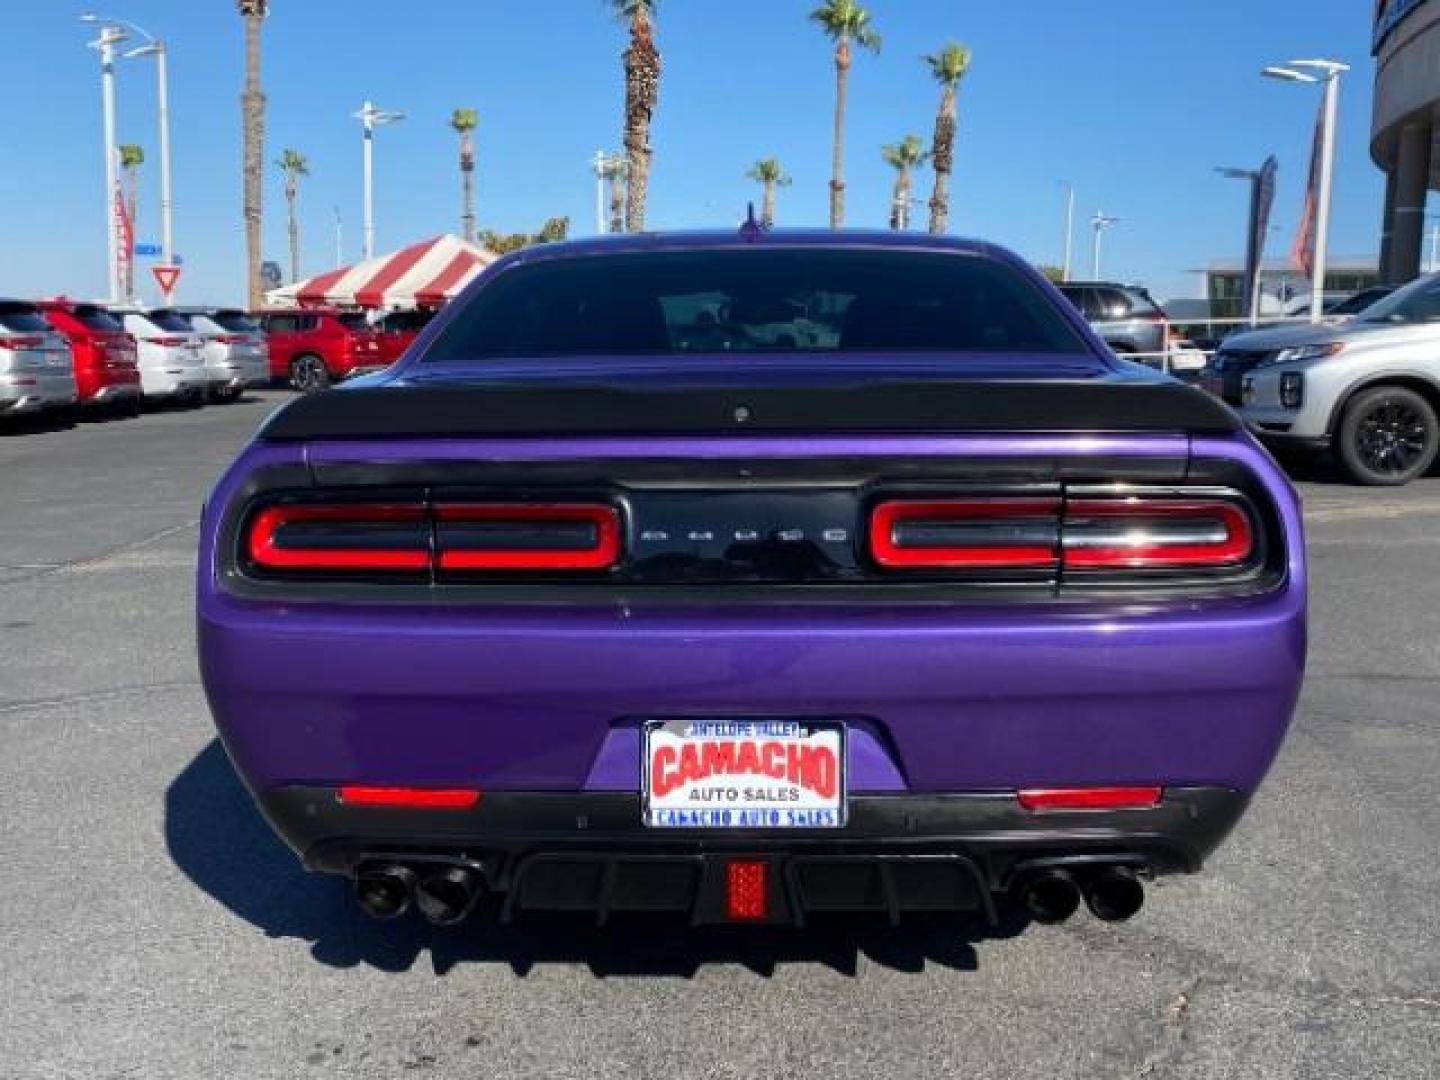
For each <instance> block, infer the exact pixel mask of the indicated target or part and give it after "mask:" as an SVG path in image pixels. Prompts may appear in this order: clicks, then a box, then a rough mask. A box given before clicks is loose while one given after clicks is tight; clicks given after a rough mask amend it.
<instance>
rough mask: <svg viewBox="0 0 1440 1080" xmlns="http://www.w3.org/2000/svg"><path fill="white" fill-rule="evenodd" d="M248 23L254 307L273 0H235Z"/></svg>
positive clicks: (249, 240)
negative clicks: (264, 39)
mask: <svg viewBox="0 0 1440 1080" xmlns="http://www.w3.org/2000/svg"><path fill="white" fill-rule="evenodd" d="M235 9H236V10H237V11H238V12H239V13H240V17H241V18H242V19H244V20H245V91H244V93H242V94H241V95H240V111H241V114H242V115H243V117H244V133H245V136H244V137H245V164H244V174H245V254H246V257H247V259H248V261H249V271H248V274H247V291H248V293H249V297H250V306H251V307H252V308H257V307H259V306H260V302H261V299H262V297H263V293H264V288H265V286H264V283H263V282H262V281H261V278H260V261H261V258H262V254H261V249H260V221H261V205H262V202H261V192H262V189H263V178H262V176H261V173H262V172H263V171H264V168H265V92H264V91H263V90H261V89H260V24H261V22H263V21H264V19H265V16H266V15H268V14H269V13H270V0H235Z"/></svg>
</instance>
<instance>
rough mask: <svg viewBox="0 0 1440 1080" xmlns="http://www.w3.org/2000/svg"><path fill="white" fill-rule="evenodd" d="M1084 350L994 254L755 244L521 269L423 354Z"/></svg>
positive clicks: (432, 358)
mask: <svg viewBox="0 0 1440 1080" xmlns="http://www.w3.org/2000/svg"><path fill="white" fill-rule="evenodd" d="M1085 351H1086V347H1085V345H1084V343H1083V342H1082V341H1081V339H1080V337H1079V335H1077V334H1076V333H1075V331H1074V330H1073V329H1072V328H1071V326H1070V324H1069V323H1068V322H1067V321H1066V319H1065V317H1064V316H1063V315H1062V314H1061V312H1060V311H1059V310H1058V309H1057V307H1056V306H1055V305H1054V304H1053V303H1052V302H1051V301H1050V300H1049V299H1048V298H1047V297H1046V296H1045V294H1043V293H1042V292H1041V291H1040V290H1039V289H1038V288H1036V287H1035V286H1034V285H1033V284H1032V283H1031V282H1030V281H1029V280H1028V279H1026V278H1025V277H1024V276H1023V275H1022V274H1021V273H1020V272H1018V271H1016V270H1015V269H1013V268H1012V267H1010V266H1008V265H1006V264H1004V263H1001V262H999V261H997V260H994V259H991V258H989V257H986V256H982V255H956V254H946V253H939V252H917V251H858V250H796V249H788V250H774V249H771V250H764V249H756V250H724V251H704V252H700V251H696V252H649V253H626V254H615V255H592V256H582V257H577V258H569V259H556V260H554V261H545V262H536V263H532V264H530V265H522V266H518V267H515V268H514V269H512V270H509V271H506V272H504V273H502V274H501V275H500V276H499V277H497V278H496V279H495V280H494V281H493V282H492V283H491V284H490V285H489V286H487V287H486V288H484V289H482V290H481V291H480V292H479V293H478V294H476V296H475V298H474V299H473V300H472V301H471V302H470V303H469V304H467V305H466V307H465V309H464V310H463V311H461V312H459V313H458V314H457V317H456V318H455V320H454V321H453V322H452V323H451V324H450V325H449V326H448V327H447V328H446V330H445V331H444V333H442V334H441V336H440V337H439V339H438V340H437V341H436V342H435V344H434V345H433V346H432V347H431V349H430V351H429V352H427V353H426V355H425V359H426V361H429V362H439V363H444V362H447V361H448V362H455V361H464V360H475V359H488V358H515V359H526V358H538V357H547V356H585V355H607V354H608V355H645V354H663V353H674V352H696V353H727V352H735V353H752V352H807V353H835V352H897V353H927V352H980V353H985V352H1032V353H1034V352H1038V353H1082V352H1085Z"/></svg>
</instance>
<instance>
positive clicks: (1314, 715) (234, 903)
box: [0, 393, 1440, 1080]
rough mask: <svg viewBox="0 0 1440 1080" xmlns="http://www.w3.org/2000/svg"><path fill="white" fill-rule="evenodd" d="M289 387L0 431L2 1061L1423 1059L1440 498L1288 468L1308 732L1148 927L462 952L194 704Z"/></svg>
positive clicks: (1435, 941)
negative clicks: (276, 811) (1296, 517)
mask: <svg viewBox="0 0 1440 1080" xmlns="http://www.w3.org/2000/svg"><path fill="white" fill-rule="evenodd" d="M283 397H284V395H282V394H279V393H265V394H259V395H256V394H251V395H249V396H248V397H247V399H245V400H244V401H241V402H239V403H237V404H234V405H228V406H217V407H210V408H206V409H203V410H193V411H184V410H179V411H163V412H158V413H151V414H147V415H146V416H144V417H142V418H141V419H139V420H134V421H123V422H110V423H84V424H81V425H80V426H79V427H77V428H74V429H71V430H59V429H57V430H28V429H27V430H16V429H14V428H4V429H0V493H3V496H0V797H3V799H4V811H3V813H0V837H3V844H0V852H3V861H0V867H3V873H0V957H3V966H0V970H3V972H4V975H5V979H6V982H7V984H8V985H7V987H6V989H5V991H4V993H3V994H0V1076H3V1077H7V1078H8V1077H16V1078H20V1077H23V1078H31V1077H36V1078H38V1077H144V1078H160V1077H184V1078H187V1080H192V1078H196V1077H212V1076H213V1077H229V1076H235V1077H286V1078H290V1077H305V1076H311V1075H314V1076H324V1075H336V1076H339V1075H343V1076H349V1077H370V1076H375V1077H380V1076H385V1077H390V1076H396V1075H400V1074H403V1073H406V1072H407V1071H410V1070H416V1071H422V1072H423V1071H426V1070H428V1071H429V1072H430V1073H431V1074H432V1075H456V1076H459V1075H464V1076H506V1077H511V1076H515V1077H518V1076H545V1077H571V1076H574V1077H586V1078H599V1077H609V1076H625V1077H630V1078H636V1077H664V1078H666V1080H673V1078H675V1077H678V1076H692V1075H693V1076H706V1077H757V1076H766V1077H782V1076H813V1077H834V1078H843V1077H877V1076H886V1077H889V1076H933V1077H941V1076H944V1077H975V1078H979V1077H1021V1076H1052V1077H1105V1078H1111V1077H1124V1078H1128V1077H1196V1078H1199V1077H1206V1078H1213V1077H1267V1078H1273V1077H1305V1078H1314V1077H1346V1078H1353V1077H1361V1076H1364V1077H1415V1078H1422V1077H1424V1078H1430V1077H1434V1076H1435V1075H1437V1073H1440V902H1437V898H1440V857H1437V856H1440V799H1437V797H1436V790H1437V783H1440V781H1437V777H1440V694H1437V690H1440V478H1431V479H1428V480H1425V481H1422V482H1420V483H1417V484H1415V485H1412V486H1411V487H1409V488H1406V489H1402V490H1398V491H1385V490H1361V489H1357V488H1352V487H1346V486H1343V485H1341V484H1339V483H1338V482H1336V481H1334V480H1332V479H1330V478H1329V477H1328V476H1326V475H1325V474H1323V473H1321V474H1319V475H1317V476H1316V477H1314V478H1311V479H1308V480H1306V481H1304V482H1302V487H1303V489H1304V493H1305V496H1306V499H1307V508H1308V513H1307V517H1308V520H1309V529H1310V537H1309V539H1310V545H1311V552H1312V556H1313V560H1314V565H1313V581H1314V593H1313V601H1314V602H1313V622H1312V652H1311V666H1310V676H1309V679H1308V682H1307V686H1306V690H1305V694H1304V698H1303V700H1302V704H1301V708H1300V712H1299V715H1298V718H1297V721H1296V724H1295V727H1294V729H1293V730H1292V733H1291V735H1290V738H1289V741H1288V743H1287V745H1286V747H1285V749H1284V751H1283V753H1282V755H1281V758H1280V761H1279V763H1278V765H1277V767H1276V769H1275V771H1274V772H1273V774H1272V775H1271V778H1270V781H1269V783H1268V786H1266V787H1265V788H1264V789H1263V791H1262V794H1261V795H1260V797H1259V799H1258V800H1257V802H1256V804H1255V805H1254V807H1253V808H1252V810H1251V812H1250V814H1249V816H1248V817H1247V818H1246V819H1245V821H1244V822H1243V824H1242V826H1241V828H1240V829H1239V831H1238V833H1237V834H1236V835H1235V836H1234V837H1233V838H1232V840H1231V841H1230V843H1229V844H1228V845H1227V846H1225V847H1224V848H1222V850H1221V851H1220V853H1219V854H1218V856H1217V857H1216V858H1215V859H1214V860H1213V862H1212V863H1211V865H1210V867H1209V869H1208V871H1207V873H1206V874H1204V875H1202V876H1200V877H1198V878H1192V879H1171V880H1168V881H1166V882H1164V883H1162V885H1161V886H1160V887H1158V888H1156V889H1154V890H1152V891H1151V895H1150V903H1149V904H1148V906H1147V907H1146V909H1145V911H1144V912H1143V913H1142V914H1141V916H1140V917H1139V918H1138V919H1136V920H1135V921H1134V922H1132V923H1129V924H1126V925H1119V926H1109V925H1104V924H1100V923H1098V922H1096V921H1094V920H1092V919H1089V918H1088V917H1080V918H1077V919H1075V920H1073V921H1071V922H1070V923H1068V924H1066V925H1064V926H1060V927H1038V926H1036V927H1030V928H1028V929H1025V930H1024V931H1023V932H1021V933H1018V934H1017V933H1014V932H1013V929H1011V930H1006V931H1004V932H1001V933H981V932H979V931H977V930H973V929H968V928H966V927H940V926H934V925H930V926H924V927H919V928H912V929H906V930H902V931H899V932H894V931H889V930H881V929H876V928H872V927H870V926H869V925H867V924H856V925H854V926H851V927H849V928H846V929H842V930H827V931H824V932H821V933H809V934H797V933H788V932H787V933H774V934H757V933H755V932H753V931H742V932H738V933H728V932H709V933H705V934H702V935H692V934H688V933H683V932H671V931H667V932H665V933H663V934H660V935H654V934H650V933H647V932H646V931H645V929H644V928H643V927H637V926H633V925H632V926H626V927H620V928H616V929H613V930H611V931H608V932H604V931H595V930H590V929H586V928H583V927H581V926H578V925H577V924H573V923H571V924H562V925H560V926H558V927H556V926H549V925H541V926H536V925H526V926H523V927H521V928H518V929H506V930H502V929H500V928H498V927H496V926H493V925H490V924H487V923H482V922H472V923H470V924H468V925H466V926H465V927H462V928H459V929H456V930H448V931H447V930H436V929H431V928H429V927H427V926H425V925H424V924H422V923H420V922H419V921H418V920H413V921H412V920H407V921H405V922H404V923H401V924H375V923H371V922H369V921H367V920H366V919H364V917H363V916H361V915H360V914H359V913H358V911H357V910H356V909H355V907H354V905H353V904H352V903H351V901H350V898H349V895H348V893H347V891H346V889H345V888H344V886H343V885H342V884H341V883H339V882H338V881H335V880H333V879H322V878H316V877H310V876H307V875H305V874H304V873H303V872H301V870H300V869H299V868H298V866H297V865H296V863H295V862H294V860H293V859H292V858H291V856H290V854H289V853H288V852H287V851H286V850H284V849H282V847H281V846H280V844H279V842H278V841H276V840H275V839H274V838H273V837H272V835H271V834H270V832H269V830H268V828H267V827H266V826H265V825H264V824H263V823H262V822H261V821H260V820H259V818H258V817H257V815H256V814H255V812H254V810H253V808H252V805H251V803H250V800H249V798H248V796H247V795H246V794H245V792H244V791H243V790H242V789H241V787H240V785H239V784H238V782H237V781H236V779H235V778H234V775H233V774H232V772H231V770H230V767H229V765H228V763H227V761H226V758H225V755H224V752H223V751H222V749H221V747H220V746H219V744H218V743H217V741H216V739H215V735H214V730H213V728H212V726H211V723H210V719H209V716H208V714H207V711H206V706H205V701H204V697H203V694H202V692H201V689H200V686H199V682H198V676H197V673H196V670H195V660H194V648H193V640H192V638H193V630H192V615H191V590H192V583H191V578H192V574H193V563H194V556H193V553H194V547H195V539H196V537H195V531H196V529H195V526H196V519H197V517H198V512H199V508H200V503H201V500H202V498H203V497H204V494H205V492H206V490H207V488H208V486H209V484H210V483H211V481H212V480H213V479H214V477H215V476H216V475H217V473H218V471H219V470H220V468H221V467H222V466H223V465H224V463H225V462H226V461H227V460H228V459H229V457H230V456H231V454H232V453H233V452H234V450H235V449H236V448H237V447H238V446H239V445H240V443H241V442H242V441H243V440H244V439H245V438H246V436H247V435H248V434H249V433H250V432H251V431H252V430H253V429H254V428H255V426H256V425H257V424H258V423H259V421H260V420H261V418H262V417H263V416H264V415H265V414H266V413H267V412H268V411H269V409H270V408H271V407H272V406H273V405H274V404H276V403H277V402H278V401H279V400H281V399H282V398H283Z"/></svg>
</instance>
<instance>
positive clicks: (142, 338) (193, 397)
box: [112, 308, 210, 404]
mask: <svg viewBox="0 0 1440 1080" xmlns="http://www.w3.org/2000/svg"><path fill="white" fill-rule="evenodd" d="M112 310H113V312H114V314H115V315H117V316H118V317H119V318H120V319H121V320H122V322H123V323H124V325H125V329H126V330H128V331H129V332H130V333H131V334H133V335H134V337H135V343H136V345H137V346H138V357H139V364H140V388H141V390H142V391H143V393H144V395H145V397H146V398H148V399H151V400H155V401H165V400H178V401H189V402H193V403H195V404H203V403H204V401H205V395H206V393H207V391H208V390H209V386H210V379H209V376H208V375H207V374H206V371H205V351H204V342H203V341H202V340H201V338H200V335H199V334H197V333H195V331H193V330H191V329H190V324H189V323H188V322H186V321H185V320H184V319H182V318H180V317H179V316H178V315H174V314H172V313H169V312H146V311H139V310H136V309H134V308H130V309H124V308H115V309H112Z"/></svg>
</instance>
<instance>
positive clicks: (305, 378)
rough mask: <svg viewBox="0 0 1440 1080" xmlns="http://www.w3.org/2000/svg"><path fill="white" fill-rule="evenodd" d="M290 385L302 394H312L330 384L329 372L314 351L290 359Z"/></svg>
mask: <svg viewBox="0 0 1440 1080" xmlns="http://www.w3.org/2000/svg"><path fill="white" fill-rule="evenodd" d="M290 385H291V386H292V387H293V388H294V389H296V390H299V391H300V392H301V393H302V394H313V393H315V392H316V391H318V390H324V389H325V388H326V387H327V386H329V385H330V372H329V370H328V369H327V368H326V367H325V361H324V360H322V359H320V357H318V356H316V355H315V354H314V353H306V354H305V355H303V356H297V357H295V359H294V360H291V361H290Z"/></svg>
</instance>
